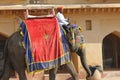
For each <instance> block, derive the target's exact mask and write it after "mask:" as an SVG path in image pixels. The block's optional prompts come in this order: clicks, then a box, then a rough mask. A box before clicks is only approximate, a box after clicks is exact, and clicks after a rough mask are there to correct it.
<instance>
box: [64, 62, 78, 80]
mask: <svg viewBox="0 0 120 80" xmlns="http://www.w3.org/2000/svg"><path fill="white" fill-rule="evenodd" d="M64 67H65V69H66V70H67V71H68V72H69V73H70V74H71V76H72V77H73V80H79V77H78V73H77V71H76V69H75V67H74V64H73V62H72V61H71V62H70V63H67V64H65V65H64Z"/></svg>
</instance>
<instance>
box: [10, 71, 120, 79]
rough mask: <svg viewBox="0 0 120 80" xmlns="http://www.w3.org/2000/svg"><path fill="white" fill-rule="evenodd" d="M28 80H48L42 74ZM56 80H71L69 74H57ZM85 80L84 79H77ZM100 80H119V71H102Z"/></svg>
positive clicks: (46, 76)
mask: <svg viewBox="0 0 120 80" xmlns="http://www.w3.org/2000/svg"><path fill="white" fill-rule="evenodd" d="M16 77H17V78H11V79H10V80H19V79H18V76H16ZM27 79H28V80H49V77H48V75H44V73H39V74H35V76H34V77H33V76H31V75H30V74H28V75H27ZM56 80H72V79H71V76H70V74H57V77H56ZM79 80H86V79H79ZM101 80H120V71H104V72H103V74H102V79H101Z"/></svg>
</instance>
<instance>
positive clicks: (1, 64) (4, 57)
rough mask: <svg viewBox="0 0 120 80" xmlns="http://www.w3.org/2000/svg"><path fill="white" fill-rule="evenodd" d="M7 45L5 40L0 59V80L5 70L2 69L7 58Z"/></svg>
mask: <svg viewBox="0 0 120 80" xmlns="http://www.w3.org/2000/svg"><path fill="white" fill-rule="evenodd" d="M7 45H8V42H7V40H6V42H5V46H4V50H3V54H2V56H1V58H0V78H1V77H2V75H3V72H4V70H5V69H4V68H5V60H6V58H7V56H6V55H7Z"/></svg>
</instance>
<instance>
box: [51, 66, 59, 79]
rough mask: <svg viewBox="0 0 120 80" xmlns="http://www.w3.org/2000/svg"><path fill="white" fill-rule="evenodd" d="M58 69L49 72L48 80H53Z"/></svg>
mask: <svg viewBox="0 0 120 80" xmlns="http://www.w3.org/2000/svg"><path fill="white" fill-rule="evenodd" d="M57 70H58V67H56V68H53V69H50V70H49V80H55V78H56V73H57Z"/></svg>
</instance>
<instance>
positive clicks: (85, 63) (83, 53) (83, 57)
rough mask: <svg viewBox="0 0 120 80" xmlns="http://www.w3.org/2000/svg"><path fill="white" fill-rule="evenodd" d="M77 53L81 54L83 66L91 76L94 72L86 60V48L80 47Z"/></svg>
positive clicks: (88, 75)
mask: <svg viewBox="0 0 120 80" xmlns="http://www.w3.org/2000/svg"><path fill="white" fill-rule="evenodd" d="M77 54H78V55H79V56H80V60H81V63H82V66H83V68H84V69H85V71H86V72H87V77H90V76H91V74H92V73H91V71H90V69H89V66H88V65H87V62H86V53H85V49H80V48H79V49H78V52H77Z"/></svg>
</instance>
